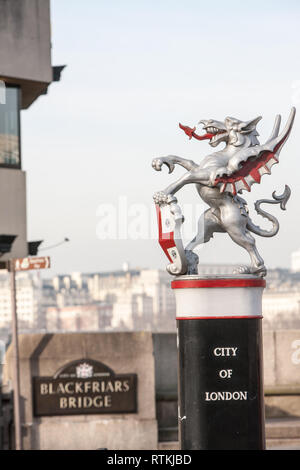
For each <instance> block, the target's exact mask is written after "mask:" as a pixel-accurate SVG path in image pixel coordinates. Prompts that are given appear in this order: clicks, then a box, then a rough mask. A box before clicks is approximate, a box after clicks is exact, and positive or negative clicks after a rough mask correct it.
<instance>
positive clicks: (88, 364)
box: [33, 359, 137, 416]
mask: <svg viewBox="0 0 300 470" xmlns="http://www.w3.org/2000/svg"><path fill="white" fill-rule="evenodd" d="M33 412H34V415H35V416H58V415H75V414H98V413H100V414H101V413H136V412H137V375H136V374H120V375H116V374H115V373H114V371H113V370H112V369H110V368H109V367H107V366H106V365H105V364H103V363H101V362H98V361H95V360H91V359H80V360H76V361H73V362H71V363H68V364H66V365H65V366H63V367H62V368H60V369H59V370H58V371H57V372H56V373H55V374H54V376H53V377H33Z"/></svg>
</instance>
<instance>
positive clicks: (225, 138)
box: [199, 116, 262, 147]
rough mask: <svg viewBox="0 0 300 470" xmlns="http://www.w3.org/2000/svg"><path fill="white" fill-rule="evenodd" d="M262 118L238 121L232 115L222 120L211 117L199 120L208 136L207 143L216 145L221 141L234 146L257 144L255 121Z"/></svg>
mask: <svg viewBox="0 0 300 470" xmlns="http://www.w3.org/2000/svg"><path fill="white" fill-rule="evenodd" d="M261 119H262V117H261V116H259V117H257V118H255V119H252V120H251V121H240V120H239V119H235V118H232V117H227V118H226V119H225V120H224V122H221V121H215V120H213V119H209V120H205V119H204V120H202V121H199V124H203V129H204V130H205V131H206V135H207V136H209V139H210V142H209V144H210V145H211V146H212V147H216V146H217V145H219V144H220V143H221V142H225V143H226V144H227V145H233V146H235V147H240V146H246V147H250V146H253V145H259V141H258V139H257V137H258V135H259V134H258V132H257V130H256V126H257V123H258V122H259V121H260V120H261Z"/></svg>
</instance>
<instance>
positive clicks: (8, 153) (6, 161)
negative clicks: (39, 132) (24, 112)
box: [0, 85, 21, 168]
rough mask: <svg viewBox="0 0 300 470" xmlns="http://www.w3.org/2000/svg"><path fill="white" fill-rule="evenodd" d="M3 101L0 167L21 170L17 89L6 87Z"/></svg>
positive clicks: (0, 106) (18, 96) (0, 127)
mask: <svg viewBox="0 0 300 470" xmlns="http://www.w3.org/2000/svg"><path fill="white" fill-rule="evenodd" d="M4 101H5V102H4V103H0V167H5V168H21V152H20V89H19V87H16V86H8V85H6V87H5V100H4Z"/></svg>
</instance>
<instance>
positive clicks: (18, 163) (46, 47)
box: [0, 0, 59, 261]
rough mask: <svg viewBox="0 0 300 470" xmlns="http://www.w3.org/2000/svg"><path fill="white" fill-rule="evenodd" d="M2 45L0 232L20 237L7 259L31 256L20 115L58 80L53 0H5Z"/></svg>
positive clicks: (0, 34)
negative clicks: (53, 53)
mask: <svg viewBox="0 0 300 470" xmlns="http://www.w3.org/2000/svg"><path fill="white" fill-rule="evenodd" d="M0 44H1V48H0V213H1V218H0V236H1V235H14V236H16V239H15V241H14V243H13V245H12V249H11V252H10V253H9V254H7V255H4V256H2V258H1V261H5V260H6V259H8V258H11V257H14V258H21V257H25V256H27V255H28V241H27V220H26V173H25V172H24V171H23V170H22V149H21V126H20V122H21V120H20V114H21V111H22V110H25V109H28V108H29V107H30V106H31V104H32V103H33V102H34V101H35V100H36V99H37V98H38V97H40V96H41V95H44V94H45V93H47V89H48V87H49V85H50V84H51V83H52V82H53V81H54V78H55V79H57V78H59V77H58V74H57V73H55V71H56V70H57V68H55V67H52V64H51V33H50V2H49V0H9V1H1V2H0Z"/></svg>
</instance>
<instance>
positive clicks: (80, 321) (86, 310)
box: [46, 304, 112, 332]
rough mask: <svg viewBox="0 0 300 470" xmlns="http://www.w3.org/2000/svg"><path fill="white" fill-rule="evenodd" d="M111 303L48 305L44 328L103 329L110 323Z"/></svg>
mask: <svg viewBox="0 0 300 470" xmlns="http://www.w3.org/2000/svg"><path fill="white" fill-rule="evenodd" d="M111 314H112V306H111V305H105V304H103V305H100V304H99V305H97V304H92V305H79V306H72V307H62V308H58V307H48V309H47V312H46V318H47V325H46V330H47V331H51V332H55V331H67V332H70V331H74V332H75V331H105V330H107V329H109V327H110V325H111Z"/></svg>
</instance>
